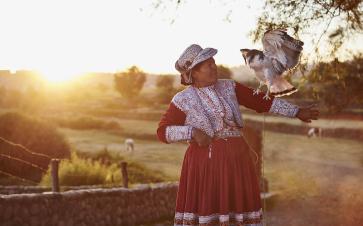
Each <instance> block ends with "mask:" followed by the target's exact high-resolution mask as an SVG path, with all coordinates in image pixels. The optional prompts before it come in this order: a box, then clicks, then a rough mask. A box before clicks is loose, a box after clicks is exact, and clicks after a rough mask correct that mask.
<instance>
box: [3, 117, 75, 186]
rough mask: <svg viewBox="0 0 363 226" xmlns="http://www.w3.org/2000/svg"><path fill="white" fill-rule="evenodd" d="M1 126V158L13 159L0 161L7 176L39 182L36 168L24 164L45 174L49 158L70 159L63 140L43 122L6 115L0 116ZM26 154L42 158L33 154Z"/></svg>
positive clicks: (60, 135)
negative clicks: (2, 155)
mask: <svg viewBox="0 0 363 226" xmlns="http://www.w3.org/2000/svg"><path fill="white" fill-rule="evenodd" d="M0 125H1V126H0V137H2V138H4V139H5V140H3V139H2V140H1V142H0V154H4V155H5V156H11V157H12V158H10V160H11V161H10V160H7V159H6V158H3V161H6V162H5V163H6V164H2V165H1V166H0V169H2V170H3V171H5V172H7V173H10V174H12V175H16V176H18V177H22V178H25V179H29V180H32V181H35V182H39V181H40V179H41V175H42V172H41V171H39V168H37V167H34V166H33V167H32V166H31V165H29V164H26V163H25V162H28V163H31V164H34V165H37V166H39V167H41V168H42V169H44V170H46V169H47V168H48V165H49V162H50V159H51V158H68V157H69V156H70V147H69V144H68V142H67V141H66V140H65V138H64V136H63V135H62V134H60V133H59V132H58V131H57V130H56V128H55V127H53V126H51V125H49V124H47V123H45V122H43V121H40V120H37V119H34V118H32V117H28V116H25V115H23V114H20V113H16V112H9V113H5V114H3V115H0ZM8 141H10V142H11V143H14V144H20V145H22V146H24V147H25V148H23V147H21V146H19V145H15V146H14V145H12V144H10V143H9V142H8ZM27 149H28V150H27ZM29 151H31V152H33V153H40V154H43V155H36V154H32V153H31V152H29ZM14 158H16V159H14ZM17 159H20V160H17ZM24 161H25V162H24ZM0 177H4V176H3V175H1V176H0Z"/></svg>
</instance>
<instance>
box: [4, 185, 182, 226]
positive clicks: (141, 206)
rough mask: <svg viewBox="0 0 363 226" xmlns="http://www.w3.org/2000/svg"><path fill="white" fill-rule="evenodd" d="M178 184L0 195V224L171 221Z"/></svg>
mask: <svg viewBox="0 0 363 226" xmlns="http://www.w3.org/2000/svg"><path fill="white" fill-rule="evenodd" d="M177 188H178V184H177V183H159V184H153V185H144V186H139V187H137V188H132V189H126V188H109V189H101V188H98V189H86V190H76V191H66V192H60V193H51V192H45V193H38V194H12V195H0V225H4V226H5V225H14V226H15V225H16V226H18V225H21V226H35V225H44V226H45V225H46V226H48V225H54V226H72V225H77V226H85V225H87V226H89V225H90V226H92V225H95V226H104V225H125V226H134V225H141V224H146V223H151V222H156V221H159V220H162V219H167V218H169V219H170V218H172V217H173V215H174V211H175V200H176V193H177Z"/></svg>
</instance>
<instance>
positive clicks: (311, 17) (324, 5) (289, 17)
mask: <svg viewBox="0 0 363 226" xmlns="http://www.w3.org/2000/svg"><path fill="white" fill-rule="evenodd" d="M171 2H173V3H174V4H175V5H177V6H179V5H181V4H184V3H185V2H186V1H185V0H154V7H155V8H163V6H164V7H165V6H169V5H170V3H171ZM219 2H222V3H224V4H225V5H226V4H230V5H231V7H232V3H233V1H230V2H229V3H226V2H225V1H224V0H219ZM232 11H233V8H231V9H230V10H229V12H228V14H231V12H232ZM362 11H363V3H362V0H325V1H323V0H303V1H291V0H265V5H264V7H263V11H262V13H261V15H260V16H259V17H258V20H257V27H256V29H255V30H253V31H251V32H250V35H251V37H252V38H253V40H254V41H255V42H256V41H260V40H261V37H262V36H263V34H264V32H265V31H267V30H269V29H273V28H281V27H283V28H292V29H293V31H294V35H295V36H300V35H301V34H303V33H308V34H309V35H310V37H312V38H313V40H312V44H313V46H315V51H316V52H317V53H318V46H319V44H320V41H321V40H322V39H323V38H326V39H327V44H328V46H329V47H330V50H329V51H328V52H329V53H330V55H331V56H336V55H337V51H338V50H339V49H340V47H341V46H342V45H343V44H344V43H346V42H347V41H348V40H349V39H350V38H351V37H352V36H354V35H359V34H360V35H362V33H363V25H362V15H363V13H362ZM227 17H229V15H227ZM227 21H230V19H227ZM312 28H315V29H314V30H312Z"/></svg>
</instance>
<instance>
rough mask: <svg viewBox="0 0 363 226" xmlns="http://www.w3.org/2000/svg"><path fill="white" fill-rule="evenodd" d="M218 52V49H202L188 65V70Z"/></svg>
mask: <svg viewBox="0 0 363 226" xmlns="http://www.w3.org/2000/svg"><path fill="white" fill-rule="evenodd" d="M217 52H218V50H216V49H214V48H205V49H203V50H202V51H200V53H199V54H198V55H197V56H196V57H195V59H194V61H193V63H192V64H191V65H190V66H189V70H190V69H192V68H193V67H194V66H195V65H197V64H199V63H201V62H203V61H205V60H208V59H209V58H211V57H213V56H214V55H216V54H217Z"/></svg>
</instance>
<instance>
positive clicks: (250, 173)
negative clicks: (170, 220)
mask: <svg viewBox="0 0 363 226" xmlns="http://www.w3.org/2000/svg"><path fill="white" fill-rule="evenodd" d="M250 152H251V151H250V149H249V148H248V145H247V143H246V141H245V140H244V138H243V137H228V138H225V139H221V138H220V139H217V140H214V141H213V143H212V149H211V154H210V157H209V148H208V147H199V146H198V145H197V144H196V143H191V144H190V145H189V147H188V149H187V151H186V153H185V156H184V160H183V165H182V169H181V175H180V181H179V188H178V193H177V200H176V208H175V218H174V226H185V225H200V226H201V225H208V226H211V225H228V226H230V225H262V208H261V198H260V190H259V183H258V178H257V174H256V169H255V159H252V156H253V155H252V154H251V153H250Z"/></svg>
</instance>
